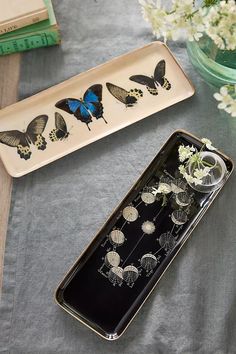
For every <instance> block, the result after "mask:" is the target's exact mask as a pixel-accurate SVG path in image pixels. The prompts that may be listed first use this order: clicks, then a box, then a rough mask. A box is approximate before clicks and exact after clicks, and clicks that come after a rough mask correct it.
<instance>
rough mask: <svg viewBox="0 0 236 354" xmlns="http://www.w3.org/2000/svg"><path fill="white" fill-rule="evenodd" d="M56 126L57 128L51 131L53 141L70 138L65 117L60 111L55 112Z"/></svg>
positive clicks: (50, 136) (50, 135)
mask: <svg viewBox="0 0 236 354" xmlns="http://www.w3.org/2000/svg"><path fill="white" fill-rule="evenodd" d="M55 126H56V128H55V129H53V130H52V131H51V132H50V133H49V138H50V140H51V141H52V142H54V141H58V140H63V139H66V138H68V136H69V132H68V130H67V125H66V122H65V119H64V118H63V117H62V115H61V114H60V113H58V112H56V113H55Z"/></svg>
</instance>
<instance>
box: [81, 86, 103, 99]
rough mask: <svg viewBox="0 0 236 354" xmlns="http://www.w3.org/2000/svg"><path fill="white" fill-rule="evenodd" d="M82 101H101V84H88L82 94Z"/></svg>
mask: <svg viewBox="0 0 236 354" xmlns="http://www.w3.org/2000/svg"><path fill="white" fill-rule="evenodd" d="M83 101H84V102H101V101H102V85H100V84H96V85H93V86H90V87H89V88H88V89H87V91H86V92H85V94H84V97H83Z"/></svg>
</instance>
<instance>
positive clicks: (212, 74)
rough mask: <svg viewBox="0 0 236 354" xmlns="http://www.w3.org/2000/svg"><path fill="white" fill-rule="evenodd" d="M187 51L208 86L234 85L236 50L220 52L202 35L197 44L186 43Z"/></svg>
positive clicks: (209, 39) (235, 78) (235, 80)
mask: <svg viewBox="0 0 236 354" xmlns="http://www.w3.org/2000/svg"><path fill="white" fill-rule="evenodd" d="M187 51H188V56H189V58H190V61H191V63H192V64H193V66H194V68H195V69H196V70H197V72H198V73H199V74H200V75H201V77H202V78H203V79H204V80H205V81H206V82H207V83H208V84H210V85H211V86H214V87H221V86H223V85H226V84H236V50H221V49H219V48H218V47H217V46H216V45H215V43H214V42H213V41H212V40H211V38H209V37H208V36H207V35H204V36H203V37H202V38H200V40H199V41H198V42H196V41H193V42H188V43H187Z"/></svg>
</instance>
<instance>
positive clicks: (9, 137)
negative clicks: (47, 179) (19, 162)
mask: <svg viewBox="0 0 236 354" xmlns="http://www.w3.org/2000/svg"><path fill="white" fill-rule="evenodd" d="M0 142H1V143H2V144H5V145H7V146H11V147H16V148H17V153H18V154H19V155H20V157H21V158H22V159H25V160H28V159H29V158H30V156H31V151H30V146H29V143H28V141H27V137H26V134H25V133H22V132H20V131H19V130H9V131H5V132H0Z"/></svg>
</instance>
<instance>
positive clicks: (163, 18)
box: [139, 0, 236, 117]
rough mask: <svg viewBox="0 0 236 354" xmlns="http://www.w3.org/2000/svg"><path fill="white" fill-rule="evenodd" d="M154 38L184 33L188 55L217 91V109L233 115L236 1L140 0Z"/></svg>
mask: <svg viewBox="0 0 236 354" xmlns="http://www.w3.org/2000/svg"><path fill="white" fill-rule="evenodd" d="M139 3H140V4H141V6H142V11H143V15H144V18H145V19H146V20H147V21H148V22H150V23H151V25H152V29H153V34H154V35H155V36H156V38H161V37H163V38H164V40H165V41H166V40H169V39H171V40H177V39H178V38H180V37H182V36H183V35H185V37H186V39H187V50H188V55H189V58H190V60H191V62H192V64H193V66H194V67H195V69H196V70H197V71H198V72H199V74H200V75H201V76H202V77H203V78H204V79H205V81H206V82H208V83H209V84H210V85H213V86H214V87H217V88H220V92H219V93H218V92H217V93H215V94H214V97H215V99H216V100H218V101H220V103H219V104H218V108H219V109H223V110H225V111H226V112H227V113H229V114H230V115H231V116H232V117H236V2H235V1H234V0H228V1H220V0H202V1H195V0H172V2H171V4H170V2H167V1H164V0H163V1H161V0H156V1H154V0H139Z"/></svg>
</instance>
